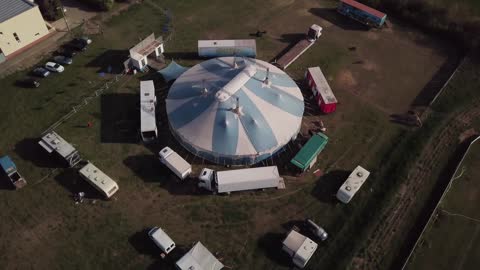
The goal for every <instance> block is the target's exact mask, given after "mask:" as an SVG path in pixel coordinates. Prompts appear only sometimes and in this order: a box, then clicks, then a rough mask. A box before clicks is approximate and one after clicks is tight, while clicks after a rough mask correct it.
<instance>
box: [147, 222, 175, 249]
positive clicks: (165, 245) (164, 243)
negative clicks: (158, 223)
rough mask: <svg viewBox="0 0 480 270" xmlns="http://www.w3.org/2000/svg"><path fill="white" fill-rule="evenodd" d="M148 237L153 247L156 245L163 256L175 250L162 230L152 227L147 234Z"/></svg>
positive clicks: (170, 240)
mask: <svg viewBox="0 0 480 270" xmlns="http://www.w3.org/2000/svg"><path fill="white" fill-rule="evenodd" d="M148 236H150V238H151V239H152V240H153V242H154V243H155V245H157V246H158V247H159V248H160V249H161V250H162V252H163V253H164V254H165V255H166V254H168V253H170V252H171V251H172V250H173V249H174V248H175V242H173V240H172V238H170V236H168V234H167V233H166V232H165V231H164V230H162V228H159V227H153V228H152V229H151V230H150V231H149V232H148Z"/></svg>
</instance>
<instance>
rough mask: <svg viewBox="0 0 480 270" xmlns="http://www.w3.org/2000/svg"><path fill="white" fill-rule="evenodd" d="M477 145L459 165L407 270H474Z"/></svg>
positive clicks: (479, 236)
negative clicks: (433, 269) (432, 269)
mask: <svg viewBox="0 0 480 270" xmlns="http://www.w3.org/2000/svg"><path fill="white" fill-rule="evenodd" d="M479 166H480V144H479V143H478V142H477V143H475V144H474V145H473V146H472V147H471V149H470V151H469V153H468V154H467V156H466V158H465V160H464V161H463V162H462V164H460V166H459V170H458V172H457V174H456V175H455V180H454V181H453V183H452V184H451V187H450V189H449V190H448V193H447V194H446V196H445V197H444V199H443V200H442V202H441V203H440V205H439V207H438V211H437V212H436V216H435V218H434V219H433V220H432V221H431V222H430V223H429V224H428V227H427V230H426V231H425V233H424V234H423V236H422V238H421V242H420V244H419V245H418V246H417V248H416V249H415V252H414V254H413V256H412V258H411V259H410V261H409V264H408V268H407V269H431V268H432V267H433V268H435V269H476V268H477V267H478V265H479V263H480V261H479V257H478V254H479V252H480V222H479V220H480V215H479V214H478V207H477V206H478V203H479V198H480V189H479V188H478V186H479V183H478V179H479V176H480V174H479V173H478V167H479Z"/></svg>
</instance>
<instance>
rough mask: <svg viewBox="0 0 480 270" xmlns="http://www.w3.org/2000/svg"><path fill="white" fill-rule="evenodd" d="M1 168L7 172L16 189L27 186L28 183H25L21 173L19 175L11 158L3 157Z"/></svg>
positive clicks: (0, 159)
mask: <svg viewBox="0 0 480 270" xmlns="http://www.w3.org/2000/svg"><path fill="white" fill-rule="evenodd" d="M0 168H1V169H2V170H3V171H4V172H5V174H6V175H7V177H8V178H9V179H10V182H12V184H13V186H14V187H15V189H19V188H22V187H24V186H25V185H26V184H27V181H25V179H24V178H23V177H22V176H21V175H20V173H18V171H17V166H16V165H15V163H13V161H12V160H11V159H10V157H9V156H3V157H1V158H0Z"/></svg>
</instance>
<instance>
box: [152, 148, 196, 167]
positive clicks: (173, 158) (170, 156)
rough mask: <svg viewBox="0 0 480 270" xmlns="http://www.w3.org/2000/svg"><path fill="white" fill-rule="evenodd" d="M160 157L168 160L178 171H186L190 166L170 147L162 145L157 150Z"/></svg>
mask: <svg viewBox="0 0 480 270" xmlns="http://www.w3.org/2000/svg"><path fill="white" fill-rule="evenodd" d="M159 155H160V158H161V159H163V160H166V161H167V160H168V162H169V163H170V164H172V165H173V166H174V167H175V168H176V169H178V170H179V171H182V172H183V171H186V170H188V169H190V168H191V167H192V165H190V164H189V163H188V162H187V161H185V159H183V158H182V157H181V156H180V155H179V154H177V152H175V151H173V150H172V149H171V148H170V147H168V146H167V147H164V148H163V149H162V150H160V152H159Z"/></svg>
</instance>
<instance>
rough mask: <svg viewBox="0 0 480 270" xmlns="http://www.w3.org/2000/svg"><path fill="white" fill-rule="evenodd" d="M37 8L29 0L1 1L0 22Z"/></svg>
mask: <svg viewBox="0 0 480 270" xmlns="http://www.w3.org/2000/svg"><path fill="white" fill-rule="evenodd" d="M34 6H35V4H34V3H31V2H28V1H27V0H1V1H0V22H4V21H6V20H8V19H10V18H13V17H15V16H17V15H18V14H21V13H23V12H25V11H27V10H29V9H31V8H33V7H34Z"/></svg>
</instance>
